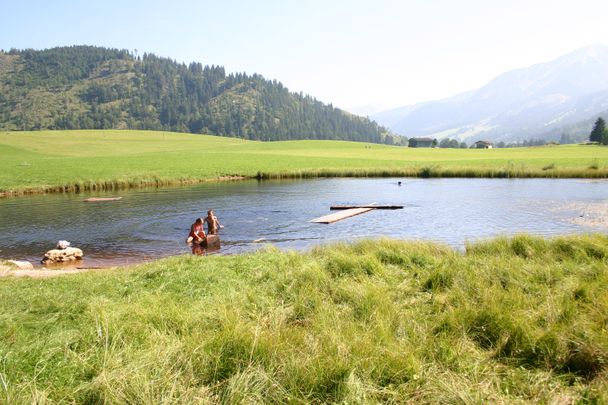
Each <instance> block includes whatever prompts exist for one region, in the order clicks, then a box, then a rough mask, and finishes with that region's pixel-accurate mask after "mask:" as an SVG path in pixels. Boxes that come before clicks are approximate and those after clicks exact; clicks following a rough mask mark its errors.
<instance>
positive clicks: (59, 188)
mask: <svg viewBox="0 0 608 405" xmlns="http://www.w3.org/2000/svg"><path fill="white" fill-rule="evenodd" d="M387 177H404V178H496V179H532V178H544V179H606V178H608V168H562V169H549V170H546V169H535V168H525V167H524V168H522V167H506V168H502V169H494V168H479V167H461V168H457V167H456V168H452V167H441V166H439V165H430V166H420V167H407V168H403V169H377V168H371V169H310V170H289V171H275V172H263V171H259V172H257V173H256V174H254V175H251V174H230V175H223V176H219V177H203V178H184V177H179V178H163V177H156V176H155V177H152V178H150V177H141V178H140V177H135V178H133V179H130V180H125V179H115V180H112V179H110V180H89V181H75V182H69V183H64V184H56V185H41V186H30V187H19V188H13V189H8V190H1V189H0V198H4V197H18V196H24V195H34V194H53V193H81V192H90V191H114V190H126V189H137V188H155V187H169V186H186V185H196V184H203V183H213V182H224V181H239V180H259V181H262V180H282V179H283V180H289V179H314V178H387Z"/></svg>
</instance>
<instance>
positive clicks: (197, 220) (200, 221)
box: [194, 218, 203, 224]
mask: <svg viewBox="0 0 608 405" xmlns="http://www.w3.org/2000/svg"><path fill="white" fill-rule="evenodd" d="M194 223H195V224H201V223H203V219H202V218H196V221H194Z"/></svg>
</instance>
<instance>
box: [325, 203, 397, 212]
mask: <svg viewBox="0 0 608 405" xmlns="http://www.w3.org/2000/svg"><path fill="white" fill-rule="evenodd" d="M353 208H374V209H378V210H400V209H402V208H403V205H373V204H365V205H332V206H331V207H329V209H330V210H332V211H335V210H350V209H353Z"/></svg>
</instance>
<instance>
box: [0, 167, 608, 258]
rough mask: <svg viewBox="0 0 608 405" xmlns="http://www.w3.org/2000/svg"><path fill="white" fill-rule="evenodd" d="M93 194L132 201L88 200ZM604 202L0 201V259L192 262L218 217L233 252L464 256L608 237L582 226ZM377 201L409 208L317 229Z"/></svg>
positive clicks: (465, 187) (571, 185)
mask: <svg viewBox="0 0 608 405" xmlns="http://www.w3.org/2000/svg"><path fill="white" fill-rule="evenodd" d="M398 180H401V181H402V182H403V185H402V186H398V185H397V181H398ZM90 196H103V197H108V196H122V197H123V198H122V200H120V201H115V202H103V203H101V202H100V203H85V202H83V201H82V200H83V199H85V198H87V197H90ZM605 200H608V182H607V181H603V180H600V181H588V180H567V179H566V180H564V179H559V180H550V179H316V180H305V181H265V182H257V181H241V182H231V183H215V184H204V185H198V186H192V187H181V188H165V189H143V190H129V191H118V192H112V193H87V194H63V195H40V196H31V197H21V198H8V199H2V200H0V257H2V258H17V259H25V260H30V261H32V262H38V261H39V260H40V259H41V258H42V256H43V254H44V252H45V251H46V250H48V249H50V248H52V247H54V245H55V244H56V242H57V241H58V240H60V239H66V240H69V241H71V242H72V245H73V246H76V247H79V248H81V249H83V251H84V252H85V255H86V260H85V263H84V264H86V265H87V266H98V265H110V264H116V263H129V262H139V261H142V260H147V259H153V258H158V257H162V256H168V255H175V254H183V253H189V252H191V250H190V248H189V247H188V246H187V245H186V244H185V242H184V240H185V237H186V236H187V233H188V229H189V226H190V224H191V223H192V222H193V221H194V219H195V218H196V217H199V216H203V215H205V213H206V211H207V210H208V209H211V208H213V209H214V210H215V212H216V214H217V216H218V217H219V219H220V221H221V222H222V223H223V224H224V225H225V228H224V229H223V230H222V233H221V238H222V249H221V252H222V253H228V254H230V253H238V252H243V251H249V250H253V249H257V248H259V247H261V246H263V244H264V243H272V244H273V245H275V246H278V247H280V248H295V249H305V248H308V247H310V246H311V245H314V244H319V243H328V242H334V241H339V240H354V239H357V238H370V237H371V238H375V237H381V236H387V237H392V238H398V239H424V240H432V241H437V242H442V243H446V244H449V245H451V246H454V247H456V248H463V246H464V244H465V242H466V241H475V240H478V239H483V238H488V237H492V236H496V235H512V234H516V233H522V232H526V233H531V234H537V235H545V236H550V235H558V234H569V233H585V232H594V231H605V228H604V227H603V226H602V225H601V223H600V224H598V222H595V223H593V224H587V223H585V222H584V221H576V219H578V218H580V216H581V215H583V216H584V215H586V214H585V212H584V208H583V209H581V207H585V205H586V204H597V203H601V202H603V201H605ZM372 202H376V203H379V204H401V205H404V206H405V208H404V209H402V210H397V211H384V210H376V211H372V212H369V213H366V214H363V215H360V216H357V217H353V218H350V219H347V220H344V221H341V222H337V223H334V224H331V225H320V224H313V223H310V222H308V221H309V220H310V219H313V218H316V217H319V216H322V215H326V214H328V213H329V206H330V205H333V204H351V203H355V204H366V203H372ZM569 207H570V208H569ZM572 207H576V208H572ZM254 241H257V242H254Z"/></svg>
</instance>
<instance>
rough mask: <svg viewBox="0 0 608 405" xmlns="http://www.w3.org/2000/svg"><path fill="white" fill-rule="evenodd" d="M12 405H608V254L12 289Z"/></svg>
mask: <svg viewBox="0 0 608 405" xmlns="http://www.w3.org/2000/svg"><path fill="white" fill-rule="evenodd" d="M0 296H2V297H3V299H2V300H1V301H0V308H1V310H0V314H2V315H1V316H0V402H1V401H3V402H5V403H31V402H37V403H167V404H169V403H176V404H177V403H294V404H298V403H301V404H308V403H378V402H387V403H404V402H416V403H461V402H465V403H512V402H530V403H557V402H559V403H576V402H581V403H586V402H589V403H605V402H606V401H608V396H607V394H606V393H608V368H607V367H606V366H607V362H608V334H607V333H606V325H608V317H607V315H606V314H608V238H607V237H606V236H600V235H595V236H584V237H563V238H556V239H551V240H546V239H542V238H536V237H530V236H518V237H515V238H499V239H495V240H491V241H487V242H483V243H479V244H474V245H470V246H467V249H466V252H465V253H458V252H455V251H453V250H451V249H449V248H447V247H444V246H441V245H436V244H432V243H420V242H418V243H413V242H398V241H391V240H377V241H363V242H359V243H356V244H352V245H347V244H337V245H333V246H329V247H318V248H315V249H313V250H312V251H310V252H309V253H304V254H300V253H293V252H280V251H278V250H276V249H273V248H271V247H269V248H267V249H265V250H263V251H260V252H257V253H253V254H247V255H238V256H230V257H228V256H224V257H203V258H200V257H186V256H184V257H176V258H169V259H164V260H161V261H158V262H155V263H151V264H146V265H141V266H137V267H132V268H128V269H116V270H109V271H107V272H105V273H90V274H79V275H74V276H69V277H65V276H64V277H57V278H54V279H46V280H23V279H2V280H0Z"/></svg>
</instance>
